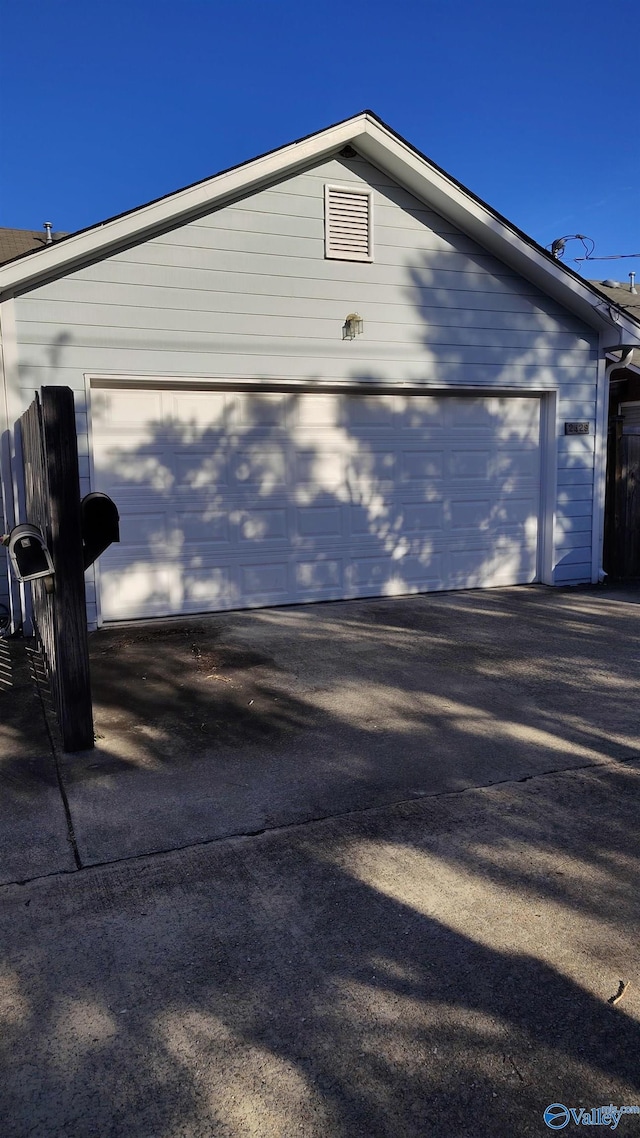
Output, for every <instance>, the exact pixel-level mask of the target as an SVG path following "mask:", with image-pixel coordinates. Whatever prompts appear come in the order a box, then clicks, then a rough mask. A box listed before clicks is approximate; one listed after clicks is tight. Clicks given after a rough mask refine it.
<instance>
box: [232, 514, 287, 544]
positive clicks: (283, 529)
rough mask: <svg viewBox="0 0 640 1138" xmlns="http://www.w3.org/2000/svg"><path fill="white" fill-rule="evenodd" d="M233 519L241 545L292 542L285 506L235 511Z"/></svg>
mask: <svg viewBox="0 0 640 1138" xmlns="http://www.w3.org/2000/svg"><path fill="white" fill-rule="evenodd" d="M231 516H232V520H233V521H234V523H235V524H236V525H237V527H238V540H239V542H240V544H241V545H245V544H247V543H250V542H254V543H258V544H260V545H264V544H269V543H270V542H274V541H277V542H283V541H284V542H286V543H287V545H288V544H289V542H290V537H291V534H290V529H291V527H290V525H289V521H288V517H287V510H286V508H285V507H283V506H276V507H272V506H262V507H256V508H255V509H253V510H242V511H233V512H232V515H231Z"/></svg>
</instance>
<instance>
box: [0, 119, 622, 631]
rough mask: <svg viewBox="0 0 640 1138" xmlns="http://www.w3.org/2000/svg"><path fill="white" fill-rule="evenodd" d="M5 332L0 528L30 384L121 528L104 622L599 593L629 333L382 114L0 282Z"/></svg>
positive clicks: (24, 262)
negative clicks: (70, 399) (71, 431)
mask: <svg viewBox="0 0 640 1138" xmlns="http://www.w3.org/2000/svg"><path fill="white" fill-rule="evenodd" d="M0 321H1V333H2V344H3V359H4V373H3V383H4V387H5V391H6V407H7V423H6V427H7V431H6V433H5V450H4V454H3V501H4V508H5V516H6V517H7V521H8V522H9V523H12V522H15V521H16V520H17V518H18V517H19V516H20V508H21V507H20V503H21V495H20V479H21V469H20V443H19V438H17V437H16V432H15V430H14V424H15V422H16V421H17V419H18V418H19V416H20V414H21V413H22V411H23V410H24V408H25V407H26V406H27V405H28V404H29V403H30V402H31V400H32V399H33V395H34V392H35V391H37V390H38V389H39V387H40V386H41V385H43V384H46V385H51V384H54V385H55V384H60V385H63V386H67V387H70V388H71V389H72V391H73V392H74V396H75V404H76V411H77V431H78V447H79V455H80V478H81V486H80V490H81V492H82V493H83V494H84V493H87V492H88V491H89V490H103V491H105V492H106V493H108V494H110V495H111V496H112V497H113V499H114V500H115V501H116V503H117V505H118V508H119V511H120V517H121V542H120V544H119V545H116V546H113V547H111V549H110V550H109V551H108V552H107V553H105V554H104V555H103V557H102V559H101V561H100V565H99V569H98V570H97V571H95V572H94V570H91V571H90V572H89V573H88V574H87V598H88V619H89V622H90V624H91V625H93V626H95V624H96V623H100V622H102V621H116V620H122V619H135V618H143V617H156V616H165V615H178V614H182V613H197V612H212V611H219V610H224V609H233V608H246V607H252V606H260V605H279V604H290V603H303V602H310V601H319V600H328V599H338V598H343V597H344V598H347V597H367V596H380V595H383V596H388V595H399V594H403V593H404V594H406V593H412V592H424V591H429V590H438V589H456V588H469V587H489V586H492V585H510V584H524V583H530V582H534V581H543V582H546V583H548V584H554V583H567V582H568V583H579V582H587V581H593V580H597V579H598V574H599V571H600V565H601V536H602V520H603V503H604V469H605V467H604V460H605V433H604V432H605V429H606V428H605V422H606V420H605V415H606V407H607V384H608V375H609V371H610V370H611V366H610V367H609V369H607V362H608V359H607V358H608V357H610V358H611V360H613V361H614V365H613V366H615V359H616V358H617V357H616V355H615V351H616V349H618V348H619V347H620V346H621V345H623V346H630V345H634V344H636V343H640V325H638V324H637V322H636V321H635V320H633V318H631V317H629V316H628V315H625V314H624V313H622V312H620V311H619V310H616V311H615V313H614V310H613V308H612V306H611V305H610V304H609V303H607V302H605V300H604V298H603V297H602V295H601V294H599V293H598V291H597V290H596V289H594V288H593V287H592V286H590V285H588V284H587V282H585V281H583V280H581V279H580V278H579V277H577V276H576V275H575V274H574V273H572V272H571V271H570V270H568V269H567V268H566V267H565V266H563V265H562V264H560V263H559V262H558V261H556V260H554V259H553V258H552V257H551V256H550V255H549V254H547V253H546V252H545V251H544V250H543V249H541V248H540V247H539V246H537V245H536V244H535V243H534V242H532V241H531V240H530V239H529V238H527V237H526V236H525V235H523V234H522V233H520V232H518V231H517V230H516V229H515V228H514V227H513V226H511V225H510V224H509V223H508V222H507V221H505V219H503V218H501V217H499V216H498V215H496V214H495V213H494V212H493V211H492V210H491V209H490V208H489V207H488V206H486V205H485V204H484V203H482V202H480V201H478V199H476V198H475V197H474V196H473V195H472V194H470V193H469V191H467V190H465V189H464V188H463V187H461V186H460V185H459V184H458V183H456V182H455V181H454V180H453V179H451V178H450V177H448V175H446V174H445V173H444V172H443V171H441V170H439V169H438V167H436V166H434V164H433V163H431V162H430V161H429V160H428V159H426V158H425V157H424V156H423V155H420V154H418V153H417V152H416V151H415V150H414V149H413V148H412V147H410V146H409V145H408V144H407V143H406V142H404V141H403V140H402V139H400V138H399V137H398V136H397V135H395V134H394V133H393V132H392V131H390V130H389V128H388V127H386V126H385V125H384V124H383V123H381V122H380V120H378V119H377V118H376V117H375V116H374V115H372V114H371V113H370V112H365V113H364V114H362V115H358V116H356V117H355V118H354V119H350V120H348V121H347V122H345V123H341V124H338V126H335V127H331V128H329V129H328V130H326V131H322V132H320V133H319V134H317V135H314V136H311V137H310V138H308V139H305V140H302V141H301V142H299V143H295V144H293V145H292V146H289V147H284V148H283V149H282V150H279V151H276V152H274V153H272V154H270V155H267V156H265V157H263V158H259V159H256V160H254V161H252V162H249V163H247V164H246V165H244V166H242V167H239V168H237V169H234V170H231V171H227V172H224V173H222V174H219V175H217V176H215V177H213V178H211V179H208V180H207V181H206V182H203V183H199V184H198V185H196V186H192V187H189V188H187V189H186V190H182V191H179V192H178V193H176V194H172V195H170V196H169V197H167V198H164V199H161V200H160V201H158V202H155V203H152V204H151V205H148V206H143V207H141V208H140V209H137V210H133V211H132V212H131V213H129V214H126V215H123V216H121V217H118V218H114V219H112V220H111V221H108V222H106V223H103V224H102V225H100V226H97V227H95V228H92V229H90V230H87V231H84V232H81V233H78V234H74V235H72V236H70V237H67V238H64V239H63V240H61V241H59V242H58V243H56V244H53V245H51V246H49V247H45V248H44V249H42V250H39V251H36V252H33V253H30V254H28V255H26V256H24V257H21V258H18V259H17V260H15V261H13V262H10V263H9V264H7V265H5V266H3V267H1V268H0ZM612 353H614V354H612ZM21 520H28V519H25V518H21ZM7 580H8V579H7ZM7 587H9V583H8V585H7ZM11 603H12V606H13V609H14V613H15V614H16V620H18V619H19V618H18V615H17V610H18V608H19V607H20V606H21V604H22V603H23V600H22V598H21V597H19V596H18V595H17V593H16V591H15V589H14V590H13V593H12V597H11Z"/></svg>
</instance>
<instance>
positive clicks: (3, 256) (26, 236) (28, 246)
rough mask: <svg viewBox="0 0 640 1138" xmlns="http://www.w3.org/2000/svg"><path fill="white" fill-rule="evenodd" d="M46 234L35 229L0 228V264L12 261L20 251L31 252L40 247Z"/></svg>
mask: <svg viewBox="0 0 640 1138" xmlns="http://www.w3.org/2000/svg"><path fill="white" fill-rule="evenodd" d="M45 237H46V234H45V233H44V231H43V230H37V229H2V228H0V265H3V264H4V263H5V261H12V260H13V258H14V257H19V256H20V255H21V254H22V253H33V252H35V250H36V249H42V247H43V245H44V243H45Z"/></svg>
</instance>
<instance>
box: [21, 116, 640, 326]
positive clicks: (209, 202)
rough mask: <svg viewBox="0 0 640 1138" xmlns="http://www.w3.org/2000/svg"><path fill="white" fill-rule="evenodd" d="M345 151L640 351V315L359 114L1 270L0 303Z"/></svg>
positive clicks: (578, 313)
mask: <svg viewBox="0 0 640 1138" xmlns="http://www.w3.org/2000/svg"><path fill="white" fill-rule="evenodd" d="M346 146H351V147H353V148H354V149H355V150H356V152H357V153H358V154H359V155H361V156H362V157H363V158H365V159H367V160H368V161H369V162H371V164H372V165H374V166H377V167H378V168H379V169H381V170H384V171H385V172H386V173H388V174H389V175H390V177H392V178H393V179H394V180H395V181H396V182H398V183H399V184H400V185H402V186H404V187H405V188H406V189H407V190H408V191H409V192H410V193H412V194H413V195H414V196H415V197H416V198H418V200H419V201H422V202H424V203H425V204H426V205H427V206H428V207H429V208H430V209H432V210H434V211H435V212H436V213H439V214H440V215H441V216H442V217H444V218H446V219H448V220H449V221H451V222H452V223H453V224H454V225H456V226H457V227H458V228H459V229H461V230H462V232H463V233H466V234H467V235H468V236H469V237H471V238H473V239H474V240H475V241H477V242H478V244H479V245H481V246H482V247H483V248H484V249H486V250H487V251H488V252H490V253H493V255H494V256H495V257H497V258H498V260H500V261H502V263H503V264H505V265H508V266H509V267H510V268H512V269H513V271H514V272H517V273H519V274H520V275H521V276H523V277H524V278H525V279H526V280H529V281H530V282H531V283H532V284H534V285H536V286H537V287H538V288H539V289H540V290H541V291H542V292H543V293H545V294H546V295H547V296H550V297H552V298H553V299H555V300H556V301H557V302H558V303H559V304H561V305H562V306H563V307H564V308H567V309H568V310H569V311H572V312H574V313H575V315H576V316H578V317H579V318H580V319H581V320H583V321H584V322H585V323H586V324H587V325H589V326H590V327H592V328H595V329H596V330H598V331H600V332H603V333H604V334H605V339H604V344H605V346H609V345H608V341H610V344H611V346H613V347H615V346H617V345H620V344H622V343H628V342H631V343H633V344H637V345H639V346H640V321H639V320H637V319H636V318H635V314H632V313H631V312H629V311H625V310H624V309H622V310H619V309H618V308H617V307H616V312H615V319H614V318H613V316H612V309H611V298H610V297H606V296H605V294H604V293H602V292H599V291H598V290H597V289H595V288H594V287H593V286H592V285H591V284H590V283H589V282H588V281H585V280H584V278H583V277H581V276H579V275H578V274H577V273H575V272H574V271H573V270H572V269H570V268H568V266H567V265H564V264H562V263H561V262H560V261H558V260H557V259H556V258H555V257H552V256H551V254H550V253H548V252H547V251H546V250H545V249H543V248H542V246H541V245H538V244H537V242H536V241H534V240H533V238H531V237H528V236H527V234H526V233H523V232H522V231H521V230H520V229H518V228H517V227H516V226H515V225H513V224H512V223H511V222H510V221H508V220H507V219H506V218H505V217H502V215H501V214H499V213H497V212H496V211H495V210H494V209H492V208H491V207H490V206H489V205H487V204H486V203H485V202H483V201H482V200H481V199H480V198H478V197H476V196H475V194H473V193H472V192H471V191H470V190H468V189H466V187H465V186H463V185H461V183H460V182H458V181H456V180H455V178H452V177H451V175H449V174H447V173H446V172H445V171H444V170H442V169H441V168H440V167H439V166H436V164H435V163H434V162H432V161H431V160H430V159H429V158H427V157H426V155H424V154H422V153H420V151H419V150H416V148H415V147H414V146H412V145H411V144H410V143H408V142H407V141H406V140H405V139H403V138H402V137H401V136H400V135H399V134H396V133H395V131H393V130H392V129H391V128H390V127H388V126H387V125H386V123H384V122H383V121H382V120H381V119H379V118H378V117H377V115H375V114H374V113H373V112H372V111H362V112H361V113H360V114H358V115H354V117H353V118H350V119H346V120H344V121H343V122H339V123H336V124H335V125H334V126H330V127H327V128H326V129H325V130H321V131H318V132H317V133H316V134H311V135H308V136H307V137H306V138H301V139H299V140H298V141H297V142H293V143H290V144H289V145H287V146H282V147H280V148H279V149H278V150H272V151H270V152H269V153H268V154H263V155H261V156H260V157H258V158H254V159H252V160H251V161H249V162H245V163H243V164H242V165H240V166H234V167H232V168H231V169H229V170H223V171H222V172H221V173H219V174H216V175H214V176H213V177H211V178H206V179H204V180H203V181H201V182H196V183H194V184H193V185H191V186H187V187H186V188H185V189H182V190H177V191H176V192H175V193H172V194H168V195H166V196H165V197H161V198H158V199H156V200H155V201H152V202H149V203H147V204H146V205H142V206H139V207H138V208H137V209H134V210H130V211H129V212H127V213H123V214H120V215H118V216H117V217H113V218H110V219H108V220H107V221H104V222H102V223H101V224H99V225H95V226H91V227H90V228H88V229H84V230H80V231H79V232H77V233H73V234H71V235H70V236H68V237H65V238H63V239H62V240H61V241H58V242H55V243H54V244H53V245H49V246H46V247H45V248H44V249H41V250H39V251H34V252H31V253H28V254H26V255H25V256H22V257H20V258H19V259H18V260H16V261H13V262H11V263H9V264H5V265H1V266H0V297H1V296H2V294H5V295H9V296H11V295H13V293H14V292H16V291H22V290H24V289H25V288H29V287H35V286H37V285H38V284H40V283H43V282H44V281H45V280H50V279H52V278H55V277H58V276H63V275H64V274H65V273H68V272H73V271H74V270H75V269H77V268H80V267H81V266H82V265H83V264H87V263H88V262H90V261H93V260H96V259H98V258H101V257H104V256H108V255H109V254H111V253H115V252H117V251H118V250H119V249H124V248H126V247H127V246H130V245H131V244H133V243H137V242H140V241H144V240H146V239H148V238H150V237H152V236H154V235H156V234H158V233H161V232H163V231H166V230H167V229H168V228H172V227H175V226H176V225H182V224H185V223H186V222H188V221H190V220H193V219H195V218H197V217H201V216H202V215H203V214H205V213H207V212H208V211H210V210H212V209H219V208H221V207H222V206H224V205H228V204H229V203H230V202H232V201H235V200H237V199H238V198H239V197H241V196H247V195H248V194H250V193H255V192H257V191H258V190H260V189H262V188H264V187H266V186H268V185H272V184H273V183H274V182H276V181H278V180H281V179H282V178H286V177H291V176H292V175H293V174H295V173H297V172H298V171H300V170H303V169H305V168H308V167H309V166H311V165H314V164H317V163H319V162H321V161H323V160H324V159H326V158H329V157H334V156H335V155H337V154H339V153H340V151H341V150H343V149H344V148H345V147H346Z"/></svg>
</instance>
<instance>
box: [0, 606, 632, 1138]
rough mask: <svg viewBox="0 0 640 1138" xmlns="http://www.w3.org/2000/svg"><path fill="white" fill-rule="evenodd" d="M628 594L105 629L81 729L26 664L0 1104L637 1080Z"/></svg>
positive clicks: (298, 1109) (193, 1101)
mask: <svg viewBox="0 0 640 1138" xmlns="http://www.w3.org/2000/svg"><path fill="white" fill-rule="evenodd" d="M638 600H640V594H639V593H638V592H637V591H635V592H633V591H631V592H624V591H603V590H594V591H591V590H581V591H569V590H567V591H564V592H552V591H549V590H545V589H539V588H531V589H518V590H499V591H495V592H494V591H492V592H483V593H465V594H456V595H452V594H448V595H441V596H431V597H418V598H414V599H411V600H389V601H386V600H385V601H371V602H357V603H354V604H340V605H337V604H336V605H322V606H316V607H312V608H304V609H285V610H279V611H276V610H268V611H262V612H256V613H236V614H233V615H230V616H222V617H213V618H208V619H206V620H193V621H189V622H186V623H178V622H176V623H166V624H165V625H164V626H146V627H143V626H131V627H130V628H119V629H111V630H109V631H104V632H100V633H99V634H96V635H95V636H93V637H92V645H91V647H92V661H93V675H94V690H95V694H96V707H97V715H96V730H97V732H98V733H99V735H100V738H99V739H98V746H97V747H96V749H95V750H94V751H92V752H87V753H83V754H79V755H68V756H62V755H61V754H60V753H59V751H58V750H57V749H55V748H54V749H53V750H52V751H51V752H50V754H49V755H47V754H46V749H45V747H44V745H43V740H44V739H45V738H46V731H44V732H43V727H42V720H41V717H40V720H39V719H38V700H39V698H40V697H37V698H36V697H34V696H33V692H32V691H30V690H27V689H25V690H24V691H23V692H22V693H21V698H22V699H23V700H24V701H26V702H25V703H24V707H23V709H22V713H21V715H20V716H19V715H18V713H17V712H15V714H14V719H13V720H10V717H9V718H7V719H6V720H5V721H3V723H2V726H1V728H0V741H1V742H2V744H3V755H2V764H0V774H2V775H3V776H4V780H3V783H2V786H3V789H4V791H5V792H6V795H7V797H5V799H3V800H2V802H4V816H5V817H6V816H7V814H8V811H13V812H14V813H15V806H16V803H17V802H18V801H19V800H20V802H21V803H22V809H23V813H22V814H21V815H19V816H17V817H18V820H17V821H15V823H14V828H13V830H12V831H11V834H12V841H11V843H9V841H8V839H7V840H5V843H4V845H0V854H1V855H2V868H3V871H4V881H6V882H7V884H6V885H4V886H3V887H2V888H0V944H1V945H2V950H1V954H0V1023H1V1025H2V1032H1V1033H0V1062H1V1075H2V1077H1V1078H0V1133H2V1134H3V1135H5V1134H6V1135H7V1136H10V1138H23V1136H24V1138H27V1135H29V1136H30V1138H33V1136H35V1138H58V1136H60V1135H64V1136H65V1138H86V1136H87V1135H93V1134H95V1135H100V1136H102V1135H110V1136H112V1138H125V1136H126V1138H130V1136H131V1135H132V1134H135V1135H136V1138H174V1136H175V1138H273V1136H277V1138H289V1136H290V1135H294V1134H295V1135H300V1136H302V1138H361V1136H362V1135H367V1138H369V1136H372V1138H397V1136H398V1135H402V1136H403V1138H431V1136H433V1138H442V1136H443V1135H451V1136H454V1138H484V1136H486V1138H495V1136H496V1135H509V1136H510V1138H511V1136H514V1138H519V1136H520V1135H541V1134H548V1133H551V1132H552V1131H550V1130H549V1129H548V1128H547V1126H546V1125H545V1123H544V1121H543V1112H544V1110H545V1108H546V1107H547V1106H548V1105H549V1104H552V1103H560V1104H563V1105H564V1106H565V1107H566V1109H567V1111H568V1110H569V1109H573V1110H574V1111H576V1116H577V1117H580V1111H581V1110H582V1111H585V1110H586V1109H587V1108H591V1107H599V1106H602V1105H604V1104H614V1105H615V1106H617V1107H620V1106H629V1107H632V1108H633V1107H635V1106H639V1105H640V1073H639V1068H638V1055H639V1054H640V952H639V949H638V945H639V944H640V901H639V898H638V888H637V883H638V875H639V871H640V848H639V846H638V832H639V830H640V746H639V742H640V726H639V722H638V720H639V716H638V712H637V702H638V701H637V694H636V693H637V677H638V654H639V651H638V650H639V643H640V641H639V637H638V632H639V631H640V604H638V603H637V602H638ZM23 679H24V677H23ZM5 694H6V693H5ZM4 698H5V697H4V695H2V693H0V700H1V699H4ZM31 700H33V701H34V702H28V701H31ZM15 705H16V704H15V700H14V701H13V703H12V704H6V705H5V706H7V707H15ZM0 706H2V705H1V703H0ZM7 724H8V726H7ZM32 730H33V731H34V732H35V734H34V736H33V747H34V748H38V747H39V748H40V751H39V753H38V754H37V755H35V751H34V754H33V757H32V758H31V759H30V762H29V766H28V777H27V775H25V776H24V779H23V781H22V782H21V772H22V770H23V768H24V766H25V762H26V760H27V756H28V755H29V749H28V740H29V738H30V734H29V733H30V731H32ZM19 747H20V748H22V750H20V751H19V753H18V749H17V748H19ZM56 796H57V798H56ZM2 802H0V805H1V804H2ZM7 804H9V806H7ZM38 811H39V812H40V821H41V824H42V825H41V831H42V834H43V835H44V837H43V839H42V842H41V844H40V845H38V842H39V838H38V834H39V833H40V830H39V829H37V828H36V822H37V819H38ZM1 829H2V831H3V833H4V832H5V827H4V826H2V827H1ZM263 831H264V832H263ZM29 832H31V835H32V838H33V839H34V850H35V852H32V854H31V856H30V859H27V858H26V852H25V851H26V838H27V836H28V833H29ZM6 833H7V834H9V829H6ZM45 839H46V840H45ZM21 841H23V842H24V843H25V851H23V852H25V857H24V865H23V869H24V870H26V871H25V872H22V874H18V873H17V872H16V867H17V866H18V865H19V861H20V842H21ZM10 844H11V845H12V849H11V850H9V848H8V846H9V845H10ZM9 854H10V855H11V856H10V857H9ZM11 859H13V860H11ZM11 872H12V873H14V876H13V877H12V876H10V873H11ZM620 993H621V999H620V1001H619V1002H618V1003H617V1004H613V1003H612V1002H611V1001H612V1000H613V999H614V998H615V997H616V995H618V994H620ZM583 1117H584V1116H583ZM639 1128H640V1114H639V1115H630V1114H624V1115H622V1116H621V1117H620V1120H619V1125H618V1126H617V1133H620V1134H633V1133H637V1132H638V1130H639ZM578 1132H582V1131H581V1129H580V1127H579V1126H578V1125H576V1124H574V1122H573V1120H572V1118H571V1116H569V1124H568V1126H567V1128H566V1129H565V1130H564V1133H567V1134H571V1133H578Z"/></svg>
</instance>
